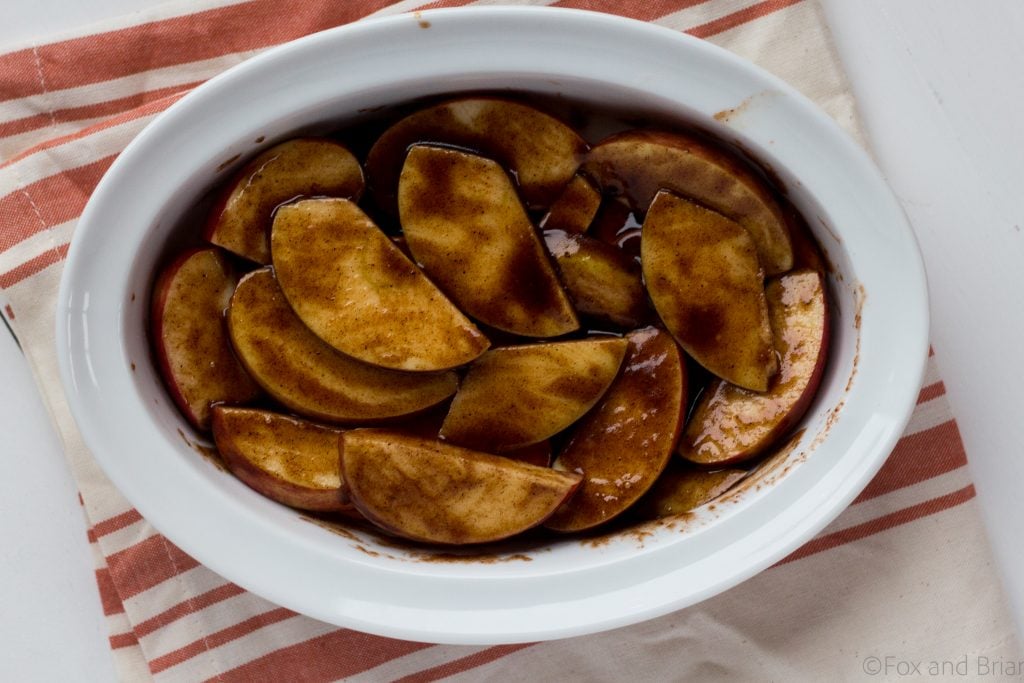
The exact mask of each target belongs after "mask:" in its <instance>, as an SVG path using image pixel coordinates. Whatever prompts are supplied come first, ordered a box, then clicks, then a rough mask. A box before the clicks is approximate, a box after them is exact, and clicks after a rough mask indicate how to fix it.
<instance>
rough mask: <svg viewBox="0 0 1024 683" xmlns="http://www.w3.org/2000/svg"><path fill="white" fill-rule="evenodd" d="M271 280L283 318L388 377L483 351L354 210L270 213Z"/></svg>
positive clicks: (338, 205)
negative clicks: (286, 313)
mask: <svg viewBox="0 0 1024 683" xmlns="http://www.w3.org/2000/svg"><path fill="white" fill-rule="evenodd" d="M271 245H272V247H271V248H272V251H273V260H274V271H275V273H276V275H277V281H278V283H279V284H280V285H281V291H283V292H284V295H285V297H286V298H287V299H288V303H289V304H290V305H291V307H292V309H293V310H294V311H295V313H296V314H297V315H298V316H299V319H300V320H302V322H303V323H305V325H306V326H307V327H308V328H309V329H310V330H312V331H313V333H314V334H316V335H317V336H318V337H320V338H321V339H322V340H324V341H325V342H327V343H328V344H329V345H330V346H332V347H334V348H335V349H337V350H338V351H341V352H342V353H344V354H346V355H348V356H351V357H353V358H356V359H358V360H361V361H363V362H365V363H369V364H371V365H379V366H381V367H385V368H391V369H394V370H417V371H429V370H446V369H448V368H453V367H455V366H457V365H462V364H463V363H468V362H469V361H471V360H473V359H474V358H476V357H477V356H479V355H480V354H481V353H483V352H484V351H485V350H486V349H487V347H488V346H490V342H489V341H488V340H487V338H486V337H484V335H483V334H482V333H481V332H480V330H478V329H477V328H476V326H475V325H473V323H472V322H470V321H469V319H467V318H466V316H464V315H463V314H462V312H460V311H459V309H457V308H456V307H455V306H454V305H453V304H452V302H451V301H449V300H448V299H447V298H446V297H445V296H444V294H442V293H441V292H440V291H439V290H438V289H437V287H435V286H434V284H433V283H432V282H430V280H428V279H427V278H426V276H425V275H423V273H422V272H420V269H419V268H417V267H416V265H415V264H413V263H412V261H410V260H409V259H408V258H407V257H406V256H405V254H403V253H402V251H401V250H400V249H399V248H398V247H397V246H395V244H394V243H393V242H392V241H391V240H390V239H389V238H388V236H387V235H385V234H384V233H383V232H381V231H380V229H378V228H377V226H376V225H374V224H373V221H371V220H370V219H369V217H367V215H366V214H365V213H363V212H362V210H361V209H360V208H359V207H358V206H356V205H355V204H354V203H352V202H350V201H348V200H346V199H306V200H303V201H300V202H296V203H294V204H288V205H286V206H283V207H281V208H280V209H279V210H278V211H277V215H276V217H275V218H274V224H273V228H272V230H271Z"/></svg>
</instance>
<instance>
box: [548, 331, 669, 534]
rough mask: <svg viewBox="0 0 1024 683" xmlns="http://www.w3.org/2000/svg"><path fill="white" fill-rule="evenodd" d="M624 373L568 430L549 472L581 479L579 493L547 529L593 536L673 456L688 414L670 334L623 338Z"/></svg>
mask: <svg viewBox="0 0 1024 683" xmlns="http://www.w3.org/2000/svg"><path fill="white" fill-rule="evenodd" d="M626 339H627V340H628V342H629V349H628V351H627V354H626V359H625V360H624V361H623V368H622V372H621V374H620V375H619V377H618V379H616V381H615V383H614V384H612V386H611V388H610V389H609V390H608V391H607V393H605V395H604V398H602V399H601V402H600V403H598V404H597V406H596V407H595V408H594V409H593V410H592V411H590V412H589V413H588V414H587V416H586V417H584V418H583V420H581V421H580V423H579V424H578V425H577V426H576V427H575V428H574V429H573V431H572V433H571V435H570V436H569V441H568V442H567V443H566V445H565V447H564V448H563V449H562V451H561V452H560V453H559V454H558V457H557V458H556V460H555V463H554V465H553V467H554V469H556V470H559V471H563V472H566V471H567V472H578V473H580V474H581V475H582V476H583V482H582V483H581V484H580V489H579V491H577V492H576V495H574V496H573V497H572V498H571V499H570V500H569V501H567V502H566V503H564V504H563V505H562V506H561V507H560V508H559V509H558V511H557V512H555V514H554V515H552V516H551V517H550V518H549V519H548V521H547V522H545V526H546V527H547V528H549V529H553V530H555V531H560V532H574V531H583V530H586V529H592V528H594V527H596V526H599V525H601V524H604V523H606V522H608V521H610V520H612V519H615V518H616V517H618V516H619V515H621V514H622V513H624V512H625V511H626V510H628V509H629V508H630V507H631V506H632V505H633V504H634V503H635V502H636V501H637V500H639V499H640V498H641V496H643V495H644V493H646V492H647V490H648V489H649V488H650V487H651V486H653V485H654V483H655V482H656V481H657V480H658V477H659V476H660V475H661V473H662V471H663V470H664V469H665V467H666V465H668V462H669V460H670V459H671V457H672V452H673V450H674V449H675V446H676V441H677V440H678V439H679V432H680V430H681V429H682V426H683V419H684V417H685V411H686V404H687V401H686V390H687V377H686V365H685V361H684V360H683V354H682V353H681V352H680V351H679V347H678V346H676V342H675V340H673V339H672V335H670V334H669V333H668V332H665V331H663V330H660V329H658V328H656V327H646V328H643V329H640V330H635V331H633V332H630V333H629V334H628V335H626Z"/></svg>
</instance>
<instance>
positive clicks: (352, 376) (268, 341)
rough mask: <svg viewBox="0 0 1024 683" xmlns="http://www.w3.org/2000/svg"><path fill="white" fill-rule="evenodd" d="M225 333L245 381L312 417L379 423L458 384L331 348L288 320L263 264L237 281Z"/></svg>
mask: <svg viewBox="0 0 1024 683" xmlns="http://www.w3.org/2000/svg"><path fill="white" fill-rule="evenodd" d="M228 332H229V334H230V336H231V343H232V345H233V346H234V348H235V351H236V353H237V355H238V358H239V360H241V361H242V364H243V365H245V367H246V369H247V370H248V371H249V374H250V376H252V378H253V379H254V380H256V382H258V383H259V384H260V386H262V387H263V389H264V390H265V391H266V392H267V393H268V394H270V395H271V396H273V397H274V398H275V399H276V400H277V401H278V402H279V403H281V404H282V405H284V406H286V407H287V408H289V409H290V410H292V411H294V412H296V413H298V414H300V415H303V416H305V417H308V418H312V419H318V420H325V421H328V422H334V423H342V424H348V425H354V424H370V423H375V422H376V423H380V422H381V421H383V420H390V419H393V418H398V417H402V416H405V415H412V414H415V413H419V412H421V411H424V410H426V409H428V408H430V407H432V406H435V405H437V404H439V403H441V402H442V401H444V400H445V399H447V398H448V397H450V396H451V395H452V394H454V393H455V390H456V388H457V387H458V378H457V377H456V375H455V373H454V372H451V371H448V372H441V373H423V372H415V373H413V372H402V371H399V370H388V369H385V368H380V367H377V366H374V365H367V364H366V363H362V362H360V361H357V360H355V359H353V358H349V357H348V356H346V355H344V354H342V353H339V352H338V351H335V350H334V349H333V348H331V347H330V346H328V345H327V344H326V343H324V342H323V341H322V340H321V339H320V338H319V337H317V336H316V335H315V334H313V333H312V332H311V331H310V330H309V328H307V327H306V326H305V325H303V323H302V321H301V320H299V318H298V316H297V315H295V312H294V311H293V310H292V309H291V307H290V306H289V305H288V302H287V301H286V300H285V296H284V293H283V292H282V291H281V288H280V286H279V285H278V283H277V280H276V279H275V277H274V271H273V269H272V268H269V267H268V268H261V269H259V270H255V271H253V272H251V273H248V274H247V275H246V276H245V277H243V278H242V280H241V281H240V282H239V283H238V286H237V287H236V288H235V293H234V294H233V295H232V297H231V305H230V307H229V308H228Z"/></svg>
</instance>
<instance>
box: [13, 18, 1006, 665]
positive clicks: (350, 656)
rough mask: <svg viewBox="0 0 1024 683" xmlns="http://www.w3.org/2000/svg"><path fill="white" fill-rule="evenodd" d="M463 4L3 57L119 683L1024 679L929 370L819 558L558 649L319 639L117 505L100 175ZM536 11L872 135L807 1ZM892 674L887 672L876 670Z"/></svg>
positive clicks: (18, 321)
mask: <svg viewBox="0 0 1024 683" xmlns="http://www.w3.org/2000/svg"><path fill="white" fill-rule="evenodd" d="M465 4H470V3H467V2H465V1H464V0H441V1H440V2H422V0H403V1H402V2H392V1H391V0H349V1H346V2H335V1H334V0H307V1H306V2H303V3H292V4H290V6H289V7H287V9H286V8H284V7H282V4H281V3H280V2H278V1H277V0H248V1H244V2H236V3H232V4H227V3H225V2H224V0H221V1H220V2H217V1H215V0H213V1H211V0H203V1H202V2H199V3H197V2H188V3H182V2H178V3H174V4H170V5H164V6H161V7H160V8H159V9H157V10H155V11H153V12H150V13H149V14H136V15H133V16H132V17H131V19H130V20H126V21H121V22H110V23H108V24H107V25H104V26H99V27H97V26H93V27H90V29H89V32H88V33H82V34H79V35H74V36H68V37H65V38H62V39H59V40H53V41H51V42H43V43H39V44H34V45H29V46H27V47H25V48H24V49H20V50H16V51H13V52H9V53H7V54H3V55H0V295H2V296H3V297H4V298H5V299H6V301H7V304H6V305H5V306H4V307H3V312H4V315H5V316H6V317H7V318H8V319H9V321H10V323H11V325H12V327H13V328H14V329H15V330H16V332H17V334H18V336H19V338H20V340H21V342H22V345H23V347H24V350H25V353H26V355H27V357H28V359H29V361H30V363H31V365H32V367H33V370H34V372H35V374H36V378H37V381H38V383H39V387H40V389H41V391H42V393H43V395H44V396H45V398H46V400H47V402H48V404H49V407H50V409H51V411H52V414H53V416H54V419H55V421H56V423H57V426H58V428H59V430H60V433H61V435H62V438H63V441H64V446H65V449H66V452H67V456H68V460H69V463H70V465H71V467H72V469H73V472H74V475H75V477H76V479H77V482H78V485H79V490H80V492H81V499H82V504H83V507H84V511H85V514H86V516H87V518H88V521H89V525H90V531H89V540H90V543H91V545H92V548H93V550H94V555H95V558H96V580H97V583H98V585H99V591H100V595H101V596H102V604H103V609H104V612H105V614H106V616H107V619H108V623H109V626H110V634H111V635H110V647H111V649H112V652H113V656H114V659H115V662H116V665H117V667H118V670H119V672H120V674H121V675H122V677H123V678H124V679H125V680H146V679H149V678H154V679H159V680H161V681H196V680H209V679H214V680H218V681H260V680H267V681H280V680H286V681H328V680H336V679H348V680H352V681H385V680H389V681H390V680H402V681H433V680H438V679H451V680H508V679H532V680H579V681H599V680H625V679H627V678H628V679H631V680H684V679H686V680H689V679H694V680H702V681H703V680H712V679H718V678H727V679H731V680H833V679H843V680H851V679H861V678H865V679H866V678H870V677H872V676H875V677H877V678H879V679H883V680H884V679H887V678H891V677H893V676H895V675H896V674H897V669H896V668H895V664H894V663H898V662H902V661H907V662H932V661H934V662H946V661H949V662H953V663H955V664H959V662H960V661H961V660H962V659H965V660H969V661H968V664H969V665H970V666H971V669H970V671H971V672H973V673H976V674H978V675H981V674H983V673H985V671H983V670H982V669H981V665H982V664H983V663H985V662H988V663H992V666H993V667H994V665H995V664H996V663H999V662H1004V663H1007V662H1008V663H1015V662H1019V661H1020V660H1022V659H1024V656H1022V655H1021V651H1020V649H1019V644H1018V642H1017V640H1016V635H1015V633H1014V630H1013V626H1012V624H1011V620H1010V618H1009V616H1008V613H1007V610H1006V606H1005V601H1004V597H1003V594H1002V591H1001V589H1000V587H999V584H998V579H997V576H996V572H995V570H994V568H993V566H992V561H991V555H990V552H989V548H988V545H987V541H986V539H985V536H984V532H983V529H982V527H981V524H980V521H979V515H978V510H977V507H976V504H975V501H974V500H973V499H974V495H975V493H974V487H973V486H972V484H971V481H970V478H969V476H968V472H967V469H966V467H965V465H966V459H965V454H964V450H963V446H962V444H961V441H960V436H959V433H958V431H957V426H956V422H955V421H954V420H953V416H952V415H951V414H950V410H949V407H948V405H947V402H946V400H945V397H944V393H945V389H944V387H943V384H942V381H941V380H940V378H939V376H938V375H937V373H936V369H935V366H934V359H930V360H929V367H928V374H927V379H926V384H925V386H924V388H923V389H922V390H921V394H920V397H919V399H918V406H917V409H916V411H915V413H914V416H913V419H912V420H911V422H910V425H909V427H908V429H907V432H906V434H905V435H904V437H903V439H902V440H901V441H900V442H899V444H898V446H897V447H896V449H895V451H894V452H893V454H892V456H891V457H890V458H889V460H888V462H887V463H886V465H885V467H884V468H883V469H882V471H881V472H880V473H879V474H878V476H877V477H876V478H875V480H874V481H873V482H872V483H871V484H870V485H869V486H868V488H867V489H866V490H865V491H864V493H863V494H862V495H861V496H860V497H859V498H858V499H857V501H856V502H855V503H854V504H853V505H852V506H851V507H850V508H849V509H848V510H847V511H846V512H845V513H844V514H843V515H842V516H840V517H839V518H838V519H837V520H836V521H835V522H834V523H833V524H832V525H831V526H829V528H827V529H826V530H825V531H824V532H822V533H821V534H820V535H819V536H818V537H817V538H815V539H814V540H812V541H811V542H810V543H808V544H807V545H806V546H804V547H803V548H801V549H800V550H798V551H797V552H796V553H794V554H793V555H792V556H790V557H789V558H787V559H786V560H784V561H783V562H781V563H779V564H778V565H777V566H775V567H773V568H771V569H769V570H767V571H765V572H763V573H762V574H760V575H758V576H757V577H755V578H753V579H751V580H749V581H747V582H746V583H744V584H742V585H740V586H738V587H736V588H734V589H732V590H730V591H728V592H726V593H724V594H722V595H719V596H718V597H715V598H713V599H711V600H708V601H706V602H704V603H702V604H700V605H698V606H695V607H692V608H690V609H686V610H683V611H680V612H677V613H674V614H670V615H668V616H665V617H662V618H659V619H655V620H653V621H649V622H646V623H643V624H639V625H636V626H631V627H627V628H622V629H618V630H615V631H611V632H607V633H602V634H597V635H592V636H586V637H579V638H572V639H567V640H562V641H555V642H547V643H538V644H527V645H509V646H496V647H469V646H447V645H444V646H442V645H432V644H427V643H412V642H405V641H399V640H392V639H388V638H381V637H377V636H370V635H365V634H361V633H357V632H354V631H350V630H346V629H339V628H336V627H334V626H331V625H329V624H325V623H322V622H318V621H315V620H313V619H310V618H307V617H304V616H301V615H298V614H295V613H293V612H290V611H288V610H286V609H284V608H281V607H278V606H276V605H273V604H271V603H268V602H267V601H265V600H263V599H262V598H259V597H257V596H256V595H253V594H251V593H248V592H246V591H244V590H242V589H241V588H239V587H238V586H235V585H234V584H231V583H229V582H228V581H225V580H224V579H223V578H221V577H220V576H217V575H216V574H214V573H213V572H211V571H210V570H208V569H206V568H205V567H203V566H201V565H199V564H198V563H197V562H196V561H195V560H193V559H192V558H190V557H189V556H187V555H185V554H184V553H182V552H181V551H180V550H178V549H177V548H176V547H175V546H174V545H172V544H171V543H170V542H169V541H167V540H166V539H165V538H164V537H163V536H161V535H160V534H159V533H157V531H156V530H155V529H153V527H151V526H150V525H149V524H148V523H147V522H146V520H145V519H143V518H142V517H141V516H140V515H139V514H138V513H137V512H136V511H135V510H134V509H132V507H131V505H130V504H129V503H128V502H127V501H126V500H125V499H124V498H123V497H122V496H121V495H120V494H119V493H118V491H117V490H116V489H115V488H114V487H113V485H111V484H110V482H109V481H108V480H107V479H106V478H105V476H104V475H103V473H102V472H101V471H100V470H99V468H98V467H97V465H96V463H95V462H94V461H93V459H92V458H91V456H90V455H89V453H88V451H87V450H86V448H85V447H84V446H83V444H82V442H81V438H80V436H79V434H78V432H77V430H76V428H75V425H74V423H73V422H72V420H71V417H70V414H69V412H68V408H67V405H66V403H65V399H64V396H63V394H62V391H61V388H60V383H59V381H58V377H57V359H56V357H55V351H54V342H53V335H54V330H53V319H54V306H55V298H56V293H57V285H58V281H59V279H60V274H61V269H62V262H63V259H64V257H65V255H66V253H67V249H68V243H69V241H70V240H71V238H72V234H73V233H74V230H75V224H76V221H77V219H78V216H79V214H80V213H81V212H82V208H83V206H84V205H85V202H86V200H87V199H88V198H89V195H90V193H91V192H92V189H93V187H94V186H95V185H96V183H97V181H98V180H99V178H100V176H102V175H103V173H104V171H105V170H106V169H107V168H108V167H109V166H110V164H111V162H112V161H113V160H114V158H115V157H116V156H117V154H118V153H119V152H120V151H121V150H122V149H123V148H124V147H125V145H126V144H127V143H128V142H129V141H130V140H131V139H132V137H133V136H135V135H136V134H137V133H138V132H139V131H140V130H141V129H142V128H143V126H145V125H146V123H147V122H149V121H150V120H151V119H152V118H153V116H154V115H155V114H157V113H158V112H160V111H162V110H163V109H165V108H166V107H168V106H169V105H170V104H172V103H173V102H175V101H176V100H177V99H179V98H180V97H181V96H182V95H184V94H185V93H186V92H188V91H189V89H191V88H192V87H194V86H196V85H197V84H199V83H201V82H203V81H204V80H206V79H208V78H210V77H211V76H213V75H215V74H217V73H219V72H221V71H223V70H224V69H226V68H228V67H230V66H232V65H234V64H237V63H239V62H241V61H242V60H244V59H246V58H247V57H250V56H251V55H253V54H255V53H257V52H259V51H261V50H263V49H266V48H268V47H271V46H273V45H276V44H278V43H281V42H284V41H287V40H290V39H292V38H297V37H300V36H303V35H306V34H308V33H311V32H314V31H319V30H322V29H326V28H330V27H333V26H338V25H341V24H344V23H347V22H350V21H355V20H358V19H361V18H363V17H366V16H370V15H375V14H377V15H379V14H393V13H398V12H404V11H410V10H420V9H426V8H432V7H440V6H454V5H465ZM472 4H491V3H488V2H487V0H478V2H476V3H472ZM505 4H515V3H505ZM520 4H551V5H559V6H570V7H579V8H585V9H593V10H598V11H604V12H610V13H615V14H624V15H627V16H631V17H634V18H637V19H642V20H646V21H651V22H655V23H658V24H662V25H664V26H668V27H671V28H673V29H676V30H678V31H686V32H688V33H690V34H693V35H696V36H699V37H701V38H704V39H707V40H710V41H712V42H715V43H717V44H719V45H721V46H723V47H725V48H727V49H729V50H732V51H734V52H736V53H738V54H740V55H742V56H744V57H747V58H749V59H751V60H753V61H755V62H757V63H759V64H761V65H762V66H764V67H765V68H767V69H768V70H770V71H773V72H775V73H776V74H778V75H779V76H781V77H782V78H784V79H786V80H788V81H789V82H790V83H792V84H793V85H795V86H796V87H797V88H799V89H801V90H802V91H803V92H804V93H806V94H807V95H808V96H810V97H811V98H812V99H814V100H815V101H817V102H818V103H819V104H820V105H821V106H822V107H823V108H824V109H825V110H826V111H828V112H829V113H830V114H831V115H832V116H834V117H835V118H836V119H837V120H838V121H839V122H840V123H841V124H842V125H844V126H845V127H847V129H848V130H850V131H851V133H852V134H854V135H855V136H857V137H859V136H860V133H859V131H858V129H857V123H856V119H855V112H854V102H853V99H852V96H851V94H850V91H849V89H848V86H847V84H846V80H845V78H844V76H843V73H842V70H841V67H840V65H839V63H838V60H837V57H836V53H835V51H834V49H833V46H832V43H831V39H830V37H829V34H828V30H827V27H826V25H825V22H824V19H823V17H822V13H821V10H820V8H819V6H818V5H817V3H816V2H815V0H763V1H755V0H703V1H702V0H638V1H636V2H616V1H615V0H562V1H560V2H552V1H551V0H521V2H520ZM890 664H893V667H894V668H892V669H891V670H889V669H888V668H882V667H883V666H884V667H888V666H889V665H890ZM1018 666H1019V664H1018ZM951 670H952V669H951ZM1003 670H1005V667H1004V669H1003ZM995 671H997V669H996V668H991V669H990V671H989V672H990V673H991V672H995ZM926 673H927V672H926V671H924V672H923V674H926ZM971 677H972V676H968V677H967V678H971ZM938 678H941V676H939V677H936V679H938ZM998 678H999V677H997V676H989V678H987V679H986V680H988V679H991V680H998Z"/></svg>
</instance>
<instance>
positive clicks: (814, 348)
mask: <svg viewBox="0 0 1024 683" xmlns="http://www.w3.org/2000/svg"><path fill="white" fill-rule="evenodd" d="M766 294H767V298H768V311H769V313H770V316H771V325H772V330H773V332H774V334H775V348H776V349H777V350H778V353H779V357H780V359H781V362H780V366H779V373H778V374H777V375H776V376H775V377H774V378H773V379H772V381H771V384H770V385H769V387H768V391H767V392H766V393H754V392H752V391H747V390H745V389H741V388H740V387H736V386H732V385H730V384H727V383H725V382H722V381H720V380H715V381H712V383H711V385H710V386H708V388H707V389H705V390H704V393H703V394H702V395H701V398H700V401H699V402H698V403H697V405H696V406H695V407H694V409H693V412H692V415H691V417H690V422H689V424H688V425H687V426H686V431H685V432H683V437H682V439H680V442H679V454H680V455H682V456H683V457H684V458H685V459H687V460H689V461H691V462H694V463H697V464H699V465H704V466H715V467H724V466H731V465H734V464H736V463H740V462H743V461H745V460H749V459H751V458H753V457H755V456H757V455H759V454H761V453H763V452H765V450H766V449H768V448H769V447H770V446H772V445H773V444H774V443H776V442H777V441H778V440H779V438H780V437H782V436H783V435H785V433H786V432H788V431H789V430H790V429H792V427H793V426H794V425H795V424H796V423H797V422H798V421H799V420H800V418H801V417H803V415H804V413H805V412H806V411H807V408H808V407H809V406H810V404H811V401H812V399H813V398H814V394H815V392H816V391H817V389H818V384H819V383H820V381H821V376H822V374H823V372H824V369H825V358H826V357H827V356H828V344H829V320H828V302H827V297H826V294H825V283H824V280H823V279H822V276H821V275H820V274H819V273H817V272H815V271H812V270H800V271H793V272H791V273H787V274H786V275H782V276H780V277H778V278H775V279H773V280H772V281H770V282H769V283H768V287H767V289H766Z"/></svg>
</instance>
